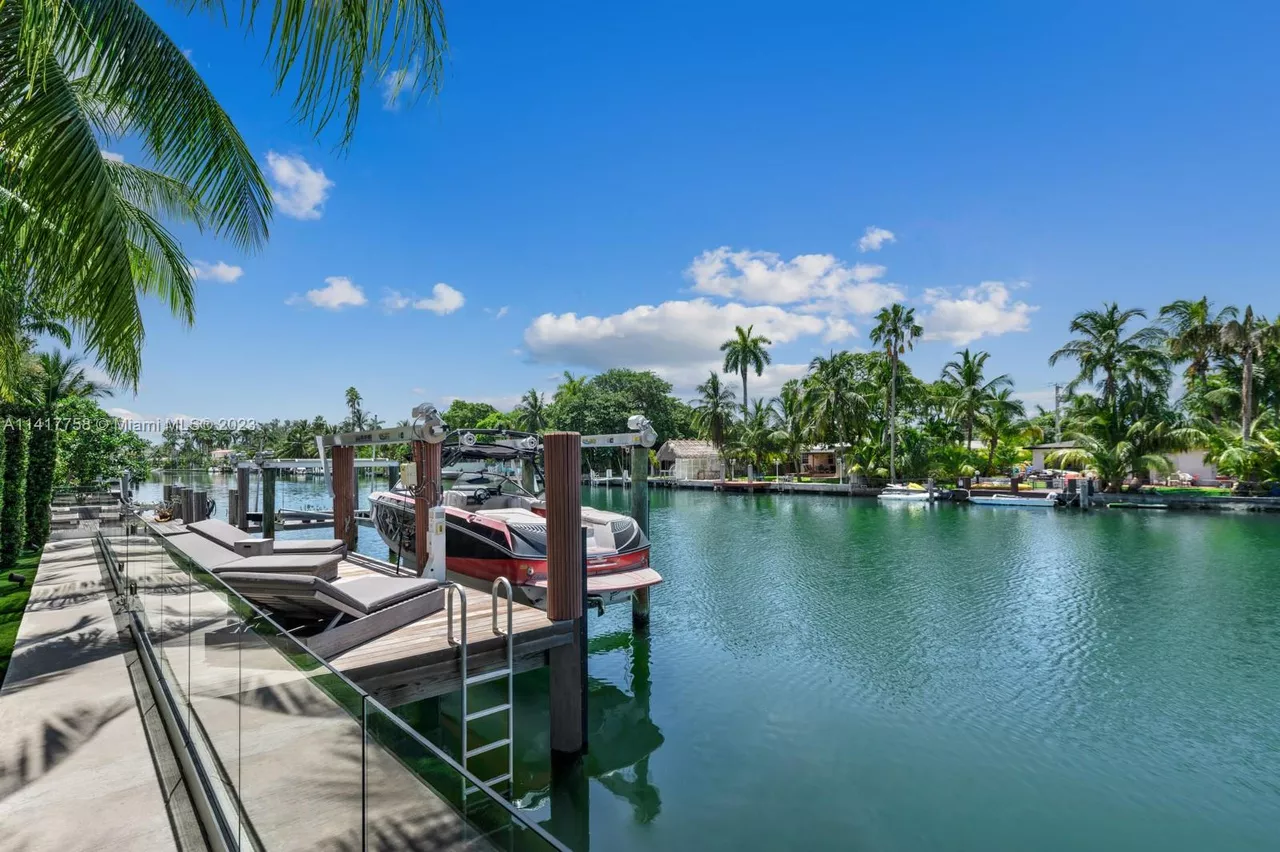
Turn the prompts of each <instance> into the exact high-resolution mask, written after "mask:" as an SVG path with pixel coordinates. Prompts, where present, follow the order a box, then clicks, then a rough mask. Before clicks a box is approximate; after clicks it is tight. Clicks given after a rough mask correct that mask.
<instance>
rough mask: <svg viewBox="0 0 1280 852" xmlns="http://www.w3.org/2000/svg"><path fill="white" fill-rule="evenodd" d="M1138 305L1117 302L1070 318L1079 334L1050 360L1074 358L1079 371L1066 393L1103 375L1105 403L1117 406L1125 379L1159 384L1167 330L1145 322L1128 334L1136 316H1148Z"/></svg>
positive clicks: (1107, 406)
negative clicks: (1130, 306) (1127, 307)
mask: <svg viewBox="0 0 1280 852" xmlns="http://www.w3.org/2000/svg"><path fill="white" fill-rule="evenodd" d="M1146 316H1147V315H1146V312H1145V311H1143V310H1141V309H1139V308H1129V309H1128V310H1121V309H1120V306H1119V305H1117V304H1116V303H1115V302H1111V303H1110V304H1107V305H1104V306H1103V309H1102V310H1101V311H1084V312H1083V313H1079V314H1076V316H1075V318H1074V319H1072V320H1071V331H1072V332H1073V333H1074V334H1076V335H1078V337H1076V338H1075V339H1073V340H1070V341H1068V342H1067V343H1066V345H1064V346H1063V347H1062V348H1061V349H1059V350H1058V351H1056V352H1054V353H1053V354H1052V355H1050V356H1049V364H1050V365H1051V366H1052V365H1054V364H1057V363H1058V361H1059V360H1061V359H1063V358H1071V359H1073V360H1074V361H1075V362H1076V364H1077V365H1078V366H1079V368H1080V372H1079V373H1078V374H1077V375H1076V377H1075V378H1074V379H1072V380H1071V382H1070V383H1069V384H1068V385H1067V394H1068V395H1070V394H1072V393H1074V392H1075V389H1076V388H1077V387H1078V386H1080V385H1081V384H1090V385H1092V384H1095V380H1096V379H1097V378H1098V375H1099V374H1101V375H1102V383H1101V390H1102V404H1103V406H1104V407H1106V408H1111V409H1114V408H1115V406H1116V400H1117V396H1118V394H1119V390H1120V384H1121V382H1122V381H1128V382H1131V383H1134V384H1138V385H1157V384H1159V383H1160V381H1161V376H1162V373H1163V367H1164V357H1163V354H1162V352H1161V349H1160V347H1161V344H1162V343H1163V341H1164V337H1165V335H1164V331H1163V330H1162V329H1160V328H1159V327H1158V326H1154V325H1152V326H1146V327H1145V328H1140V329H1138V330H1137V331H1135V332H1133V333H1132V334H1128V335H1126V334H1125V326H1127V325H1128V324H1129V323H1130V322H1132V321H1133V320H1135V319H1139V318H1141V319H1146Z"/></svg>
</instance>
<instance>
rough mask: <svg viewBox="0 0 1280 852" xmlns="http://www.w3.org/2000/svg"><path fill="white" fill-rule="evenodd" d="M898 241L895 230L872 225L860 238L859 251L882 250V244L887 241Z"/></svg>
mask: <svg viewBox="0 0 1280 852" xmlns="http://www.w3.org/2000/svg"><path fill="white" fill-rule="evenodd" d="M897 241H898V238H897V237H895V236H894V235H893V231H890V230H887V229H885V228H877V227H876V226H875V225H870V226H868V228H867V230H866V233H864V234H863V235H862V237H861V238H860V239H859V240H858V251H880V248H881V246H883V245H884V244H885V243H896V242H897Z"/></svg>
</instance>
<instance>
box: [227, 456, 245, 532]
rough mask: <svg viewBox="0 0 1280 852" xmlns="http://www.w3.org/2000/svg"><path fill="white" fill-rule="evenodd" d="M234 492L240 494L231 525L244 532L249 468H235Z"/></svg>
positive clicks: (239, 466) (242, 465)
mask: <svg viewBox="0 0 1280 852" xmlns="http://www.w3.org/2000/svg"><path fill="white" fill-rule="evenodd" d="M236 491H237V492H239V494H240V501H239V502H238V503H237V504H236V506H237V511H236V515H235V517H234V518H233V519H232V520H231V523H232V524H234V525H235V526H237V527H239V528H240V529H242V530H245V531H246V532H247V531H248V529H249V514H248V513H249V466H248V465H245V464H241V465H238V466H237V467H236Z"/></svg>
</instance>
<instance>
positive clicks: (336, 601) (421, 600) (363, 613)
mask: <svg viewBox="0 0 1280 852" xmlns="http://www.w3.org/2000/svg"><path fill="white" fill-rule="evenodd" d="M245 561H246V562H248V561H250V560H245ZM218 577H219V579H221V580H222V581H223V582H225V583H226V584H227V585H228V586H230V587H231V588H233V589H235V590H236V591H237V592H239V593H240V594H241V595H243V596H244V597H246V598H248V599H249V600H251V601H253V602H254V603H255V604H257V605H258V606H261V607H264V608H266V609H268V610H270V611H271V612H272V613H274V614H275V615H276V616H277V617H279V618H281V619H283V620H285V621H291V622H301V623H302V624H301V625H300V627H301V628H302V630H301V632H302V633H304V634H305V633H306V632H307V630H306V628H307V627H311V628H312V629H313V630H314V629H315V628H316V627H319V628H321V629H319V630H318V631H315V632H311V633H310V635H299V634H298V633H296V632H294V631H290V634H291V635H293V636H294V637H295V638H297V639H298V641H300V642H302V644H304V645H306V646H307V647H308V648H310V649H311V651H312V652H313V653H315V654H318V655H319V656H321V657H323V658H325V659H329V658H331V657H333V656H335V655H337V654H341V653H342V652H343V651H348V650H350V649H351V648H354V647H355V646H357V645H360V644H363V643H365V642H368V641H370V640H372V639H376V638H378V637H379V636H383V635H385V634H387V633H390V632H391V631H393V630H398V629H399V628H401V627H404V626H405V625H407V624H411V623H413V622H414V621H417V620H418V619H420V618H425V617H426V616H428V615H431V614H432V613H434V612H438V611H440V610H441V609H442V608H443V607H444V599H445V590H444V588H442V587H441V585H440V583H439V581H437V580H418V579H409V578H404V577H379V576H364V577H345V578H343V579H340V580H337V581H335V582H332V583H331V582H328V581H327V580H324V579H321V578H320V577H314V576H306V575H301V574H274V573H273V574H266V573H258V572H255V571H252V570H250V569H245V570H244V571H226V572H222V573H219V574H218Z"/></svg>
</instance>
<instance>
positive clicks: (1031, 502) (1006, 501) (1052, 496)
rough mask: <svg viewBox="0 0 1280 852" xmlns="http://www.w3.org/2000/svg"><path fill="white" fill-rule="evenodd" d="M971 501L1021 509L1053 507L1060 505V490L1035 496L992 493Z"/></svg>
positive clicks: (981, 504) (984, 504) (972, 498)
mask: <svg viewBox="0 0 1280 852" xmlns="http://www.w3.org/2000/svg"><path fill="white" fill-rule="evenodd" d="M969 502H970V503H976V504H978V505H979V506H1010V507H1014V508H1020V509H1052V508H1054V507H1055V506H1057V505H1058V492H1057V491H1049V492H1046V493H1045V494H1042V495H1038V496H1035V497H1023V496H1021V495H1018V494H992V495H990V496H986V497H970V498H969Z"/></svg>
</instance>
